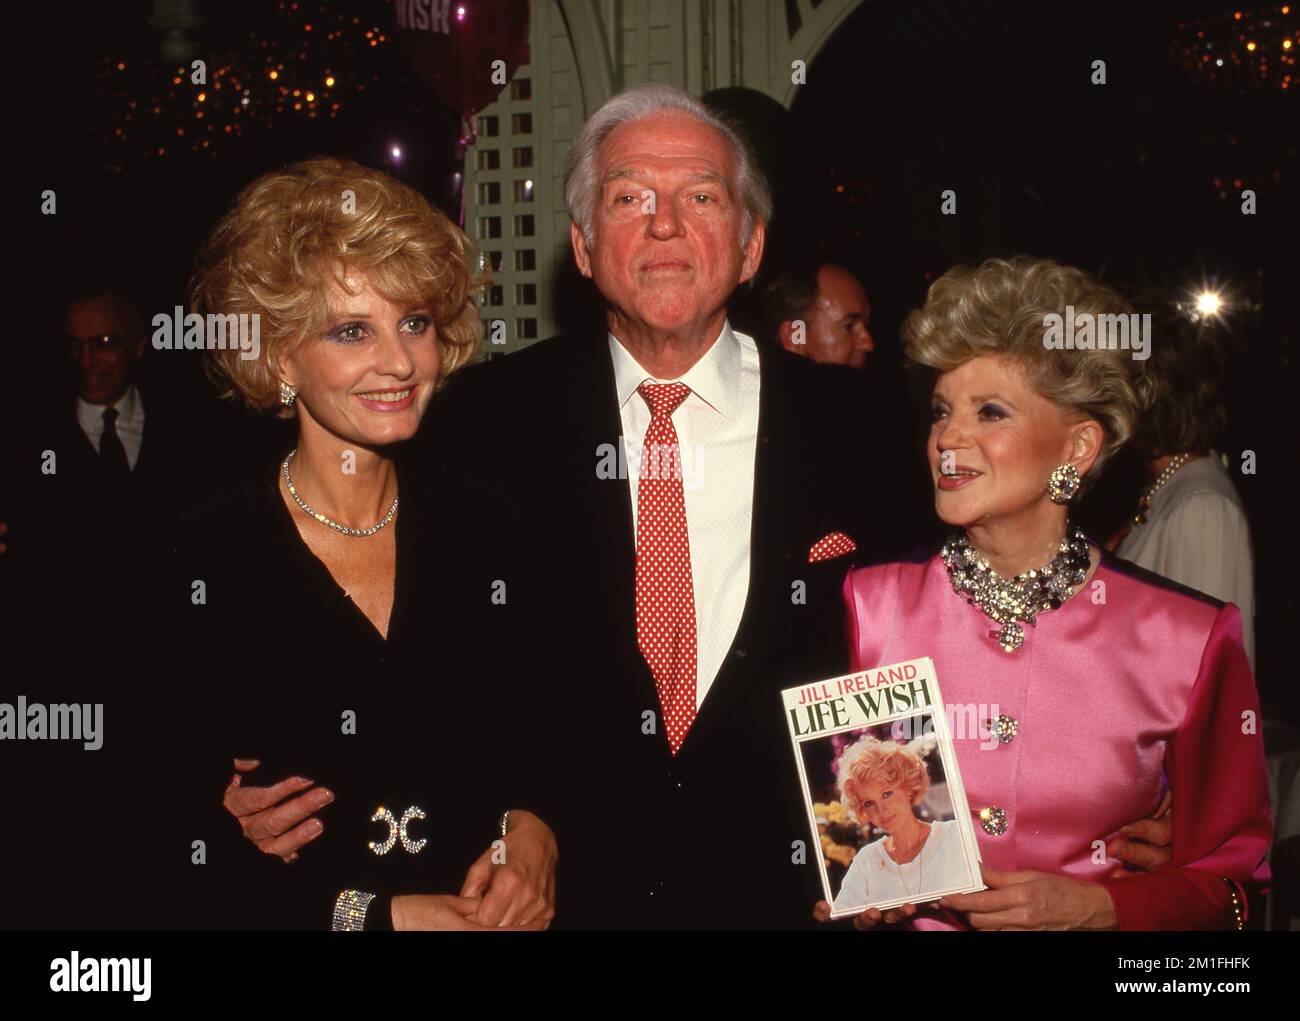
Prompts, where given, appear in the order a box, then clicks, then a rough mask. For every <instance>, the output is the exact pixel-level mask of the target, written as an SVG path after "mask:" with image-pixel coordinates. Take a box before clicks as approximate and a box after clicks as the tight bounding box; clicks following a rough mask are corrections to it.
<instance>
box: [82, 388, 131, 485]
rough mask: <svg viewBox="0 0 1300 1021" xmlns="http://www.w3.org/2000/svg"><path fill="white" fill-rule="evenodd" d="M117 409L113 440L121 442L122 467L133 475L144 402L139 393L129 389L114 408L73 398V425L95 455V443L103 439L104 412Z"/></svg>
mask: <svg viewBox="0 0 1300 1021" xmlns="http://www.w3.org/2000/svg"><path fill="white" fill-rule="evenodd" d="M110 407H113V408H116V409H117V421H116V422H114V423H113V428H114V429H115V430H117V438H118V439H120V440H121V441H122V449H123V450H125V451H126V463H127V464H128V465H130V466H131V470H132V471H135V463H136V462H137V461H139V460H140V445H141V444H142V443H143V442H144V401H142V400H141V399H140V392H139V391H138V390H136V388H135V387H134V386H133V387H131V388H130V389H129V390H127V392H126V393H124V394H123V395H122V396H121V397H120V398H118V401H117V403H116V404H111V405H110V404H90V403H88V402H86V401H83V400H82V399H81V398H80V397H78V398H77V422H78V424H80V426H81V431H82V432H83V433H85V434H86V439H88V440H90V445H91V446H92V447H94V448H95V453H99V441H100V438H101V437H102V436H103V435H104V412H105V411H106V410H107V409H108V408H110Z"/></svg>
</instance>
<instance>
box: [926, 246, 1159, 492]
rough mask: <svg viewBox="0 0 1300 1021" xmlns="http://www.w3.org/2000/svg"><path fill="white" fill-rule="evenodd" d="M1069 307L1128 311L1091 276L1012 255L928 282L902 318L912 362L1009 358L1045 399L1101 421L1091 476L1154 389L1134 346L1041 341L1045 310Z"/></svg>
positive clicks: (941, 367) (935, 364) (944, 367)
mask: <svg viewBox="0 0 1300 1021" xmlns="http://www.w3.org/2000/svg"><path fill="white" fill-rule="evenodd" d="M1067 305H1073V306H1074V310H1075V314H1076V315H1079V314H1080V313H1085V312H1087V313H1091V314H1093V315H1097V316H1100V315H1128V314H1130V313H1131V312H1132V311H1133V309H1132V307H1131V306H1130V305H1129V303H1128V301H1127V300H1125V299H1124V298H1123V297H1122V296H1121V295H1120V294H1119V293H1118V292H1116V291H1115V290H1113V289H1112V288H1110V287H1107V286H1106V285H1105V284H1103V283H1102V282H1101V281H1099V280H1097V279H1096V278H1095V277H1093V276H1092V275H1091V274H1089V273H1086V272H1084V271H1083V270H1081V269H1076V268H1075V267H1073V266H1064V265H1062V264H1060V263H1058V262H1053V261H1051V260H1050V259H1034V258H1030V257H1028V256H1016V257H1015V258H1012V259H989V260H987V261H985V262H983V263H981V264H980V265H979V266H975V267H971V266H956V267H954V268H953V269H950V270H949V271H948V272H947V273H945V274H944V275H943V276H941V277H940V278H939V279H938V280H936V281H935V282H934V283H933V284H931V285H930V290H929V293H928V294H927V295H926V298H925V305H924V306H923V307H921V308H919V309H917V310H915V311H914V312H912V313H911V314H910V315H909V316H908V317H907V319H906V320H905V321H904V323H903V339H904V345H905V346H904V352H905V355H906V357H907V359H908V360H909V361H910V362H911V363H913V364H915V365H923V366H926V367H928V368H931V369H934V370H935V371H937V372H947V371H949V370H951V369H955V368H957V367H958V366H960V365H963V364H964V363H966V362H968V361H970V360H971V359H972V358H977V357H979V356H981V355H1001V356H1004V357H1007V358H1010V359H1012V360H1014V361H1015V362H1016V363H1018V364H1019V365H1020V367H1021V368H1022V369H1023V370H1024V371H1025V373H1026V374H1027V375H1028V377H1029V380H1030V383H1031V384H1032V385H1033V386H1034V388H1035V389H1036V390H1037V391H1038V392H1039V393H1040V394H1041V395H1042V396H1044V397H1046V398H1047V399H1048V400H1050V401H1052V402H1053V403H1054V404H1056V406H1057V407H1059V408H1062V409H1063V410H1065V411H1067V412H1074V413H1076V414H1078V415H1080V416H1082V417H1084V418H1091V419H1093V420H1095V421H1096V422H1097V423H1098V424H1099V425H1100V426H1101V427H1102V430H1103V431H1104V433H1105V439H1104V441H1103V443H1102V447H1101V450H1100V451H1099V453H1098V455H1097V458H1096V460H1095V461H1094V462H1093V465H1092V468H1091V469H1090V470H1089V472H1088V474H1087V475H1086V476H1085V480H1086V481H1088V482H1091V481H1093V480H1095V479H1096V477H1097V475H1098V472H1099V471H1100V469H1101V466H1102V465H1103V464H1105V462H1106V461H1107V460H1108V459H1109V458H1110V457H1111V455H1113V454H1114V453H1115V451H1117V450H1119V448H1120V447H1122V446H1123V445H1124V444H1125V443H1127V442H1128V440H1129V438H1130V437H1131V436H1132V435H1133V433H1134V430H1135V429H1136V427H1137V424H1138V421H1139V419H1140V418H1141V416H1142V414H1143V412H1144V411H1145V410H1146V409H1147V408H1148V407H1149V406H1150V401H1151V393H1150V386H1149V384H1147V383H1146V382H1145V380H1144V377H1143V376H1142V374H1141V373H1140V372H1139V371H1138V369H1137V367H1136V365H1135V363H1134V360H1133V357H1132V352H1131V351H1125V350H1122V349H1116V350H1108V349H1096V350H1055V349H1052V348H1049V347H1047V346H1046V345H1045V344H1044V342H1043V341H1044V334H1045V330H1046V327H1045V325H1044V316H1046V315H1048V314H1052V313H1055V314H1056V315H1061V316H1064V315H1065V309H1066V306H1067Z"/></svg>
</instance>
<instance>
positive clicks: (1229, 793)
mask: <svg viewBox="0 0 1300 1021" xmlns="http://www.w3.org/2000/svg"><path fill="white" fill-rule="evenodd" d="M844 599H845V604H846V610H847V613H848V634H849V641H850V648H851V653H850V655H851V658H852V663H853V669H854V670H858V669H863V668H869V667H873V666H879V665H883V664H887V663H895V662H898V661H900V660H907V659H914V658H916V657H919V656H929V657H930V658H931V659H932V660H933V661H934V666H935V671H936V673H937V674H938V678H939V684H940V687H941V689H942V691H943V696H944V700H945V702H946V703H947V708H948V714H949V720H950V721H951V722H952V723H953V732H954V735H955V736H957V738H958V739H957V740H956V742H955V744H956V750H957V762H958V765H959V766H960V768H961V774H962V778H963V780H964V782H965V786H966V796H967V800H968V801H969V803H970V809H971V812H972V814H973V815H975V816H976V818H975V820H974V823H975V832H976V835H977V838H978V840H979V847H980V853H981V856H982V859H983V861H984V862H985V864H987V865H990V866H992V867H993V868H996V869H1005V870H1019V869H1036V870H1041V871H1044V872H1054V873H1061V874H1064V875H1067V876H1073V877H1075V878H1078V879H1087V880H1094V881H1096V882H1100V883H1102V884H1103V885H1104V886H1105V887H1106V889H1107V890H1109V892H1110V894H1111V897H1112V899H1113V900H1114V903H1115V910H1116V914H1117V916H1118V920H1119V927H1120V928H1121V929H1222V928H1227V927H1230V926H1231V924H1232V911H1231V891H1230V889H1229V887H1228V885H1227V884H1226V883H1224V881H1223V877H1226V878H1228V879H1231V880H1234V881H1236V882H1237V883H1238V884H1240V886H1241V887H1244V886H1248V885H1251V884H1263V883H1266V882H1267V881H1268V879H1269V871H1268V865H1267V864H1266V862H1265V856H1266V855H1267V853H1268V849H1269V843H1270V840H1271V838H1272V823H1271V821H1270V818H1269V794H1268V776H1267V773H1266V771H1265V765H1264V751H1263V739H1262V730H1261V727H1262V724H1261V720H1260V716H1259V696H1258V694H1257V692H1256V690H1255V682H1254V678H1253V676H1252V674H1251V670H1250V665H1249V664H1248V662H1247V660H1246V653H1245V650H1244V648H1243V646H1242V635H1241V617H1240V614H1239V613H1238V611H1237V608H1236V607H1235V606H1233V605H1231V604H1228V605H1223V604H1220V603H1217V602H1215V601H1213V600H1211V599H1210V598H1209V597H1208V596H1203V595H1201V594H1200V593H1196V592H1193V591H1192V590H1190V589H1184V588H1182V587H1181V586H1176V585H1174V584H1173V583H1172V582H1167V581H1165V580H1164V579H1162V578H1158V577H1157V576H1156V575H1153V574H1150V573H1149V572H1146V571H1143V570H1141V569H1140V568H1137V567H1135V566H1134V565H1132V564H1129V563H1127V562H1126V561H1122V560H1117V559H1116V558H1114V557H1112V556H1111V555H1109V554H1107V553H1103V554H1102V561H1101V563H1100V565H1099V566H1098V568H1097V571H1096V573H1095V574H1094V576H1093V578H1092V580H1091V581H1089V582H1088V583H1087V585H1085V586H1084V587H1083V588H1081V589H1080V590H1079V591H1078V592H1076V593H1075V595H1074V596H1073V597H1072V598H1071V599H1070V600H1068V601H1067V602H1066V603H1065V605H1063V606H1062V607H1060V608H1059V609H1057V610H1054V611H1051V612H1049V613H1044V614H1041V615H1039V617H1038V623H1037V626H1036V627H1029V626H1025V633H1026V634H1025V642H1024V644H1023V645H1022V646H1021V647H1020V648H1019V649H1017V650H1016V651H1014V652H1011V653H1006V652H1003V651H1002V648H1001V646H1000V645H998V643H997V642H996V641H995V640H994V639H993V638H992V637H991V636H990V632H994V633H995V632H996V629H997V625H996V624H994V623H993V622H992V621H991V620H990V619H989V618H988V617H986V616H985V615H984V614H983V613H982V612H980V611H979V610H977V609H975V607H973V606H970V605H968V604H967V603H966V600H965V598H963V597H961V596H959V595H958V594H957V593H956V592H955V591H953V587H952V584H951V582H950V581H949V580H948V572H947V570H946V569H945V568H944V565H943V561H941V560H940V559H939V557H938V556H935V557H932V558H931V559H929V560H927V561H925V562H923V563H892V564H883V565H879V566H874V567H867V568H862V569H859V570H856V571H851V572H850V573H849V575H848V576H847V577H846V578H845V581H844ZM999 715H1006V716H1010V717H1012V718H1013V719H1014V721H1015V724H1016V733H1015V736H1014V738H1012V739H1011V740H1010V741H1009V742H1007V743H1005V744H1004V743H999V742H996V741H994V740H992V738H991V736H990V733H989V730H988V727H987V725H984V726H983V727H979V728H978V729H977V726H976V723H975V721H977V720H988V719H994V718H996V717H998V716H999ZM963 733H964V734H965V736H964V737H962V736H961V735H962V734H963ZM1162 771H1163V772H1164V774H1165V775H1166V776H1167V777H1168V782H1169V786H1170V788H1171V790H1172V791H1173V799H1174V801H1173V805H1174V807H1173V839H1172V852H1173V861H1172V863H1171V864H1170V866H1169V867H1167V868H1165V869H1162V870H1160V871H1158V872H1155V873H1151V874H1145V873H1136V872H1135V873H1131V874H1129V875H1128V876H1125V877H1123V878H1119V879H1109V878H1106V876H1107V875H1108V874H1109V873H1110V872H1112V871H1113V869H1114V867H1115V864H1116V863H1115V862H1113V861H1111V862H1110V863H1105V862H1103V861H1101V859H1102V858H1103V857H1104V856H1103V854H1102V853H1099V852H1098V848H1103V847H1104V843H1105V842H1106V841H1107V840H1109V839H1110V838H1111V837H1113V836H1116V835H1117V831H1118V829H1119V828H1120V827H1121V826H1123V825H1125V824H1126V823H1129V822H1133V821H1135V820H1138V819H1141V818H1143V817H1144V816H1147V815H1149V814H1151V813H1152V812H1153V811H1154V810H1155V808H1156V806H1157V804H1158V803H1159V801H1160V796H1161V774H1162ZM985 807H989V808H994V807H996V808H1001V809H1002V810H1003V812H1004V813H1005V815H1006V823H1007V826H1006V830H1005V832H1003V833H1001V834H1000V835H993V834H991V833H989V832H986V830H985V829H984V828H983V827H982V826H981V824H980V821H979V819H978V813H979V811H980V809H981V808H985ZM913 924H914V925H915V927H917V928H931V929H935V928H937V929H953V928H964V927H966V926H965V923H964V921H963V920H962V918H961V917H960V916H959V915H957V914H956V913H953V912H943V913H942V916H941V918H938V919H936V918H918V919H916V920H914V923H913Z"/></svg>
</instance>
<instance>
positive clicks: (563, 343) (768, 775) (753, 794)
mask: <svg viewBox="0 0 1300 1021" xmlns="http://www.w3.org/2000/svg"><path fill="white" fill-rule="evenodd" d="M760 374H761V375H760V379H761V383H760V397H759V435H758V442H757V453H756V458H757V460H756V464H755V472H754V489H755V493H754V504H753V507H754V510H753V521H752V532H751V543H750V582H749V590H748V597H747V601H746V605H745V610H744V614H743V617H742V620H741V623H740V626H739V629H738V631H737V634H736V636H735V639H734V641H733V643H732V646H731V649H730V652H729V654H728V655H727V657H726V659H725V661H724V663H723V666H722V668H721V671H720V673H719V675H718V677H717V678H716V680H715V681H714V684H713V686H712V688H711V689H710V691H709V694H708V697H707V698H706V700H705V702H704V704H703V706H702V707H701V708H700V711H699V714H698V716H697V719H696V721H695V723H694V725H693V727H692V728H691V731H690V733H689V734H688V736H687V738H686V741H685V744H684V745H683V747H682V749H681V751H680V753H679V754H678V755H677V756H676V757H674V756H672V755H671V754H670V753H669V749H668V745H667V741H666V738H665V736H664V734H663V728H662V726H661V725H659V720H658V717H659V712H660V707H659V701H658V697H657V694H656V690H655V686H654V682H653V680H652V678H651V675H650V673H649V670H648V668H647V667H646V665H645V662H644V659H643V658H642V656H641V654H640V651H639V650H638V648H637V645H636V599H635V570H634V568H635V540H634V534H633V524H632V507H631V499H630V490H629V487H628V484H627V482H626V480H623V479H606V478H601V477H599V475H598V472H597V470H596V467H597V461H598V458H599V457H600V455H601V452H602V451H603V450H608V449H609V448H608V446H607V445H609V444H615V445H616V444H617V442H618V438H619V436H620V434H621V431H622V426H621V419H620V415H619V410H618V407H617V399H616V391H615V383H614V371H613V364H612V361H611V359H610V356H609V352H608V349H607V341H606V338H605V337H604V336H600V337H583V338H577V339H563V338H561V339H555V340H550V341H545V342H542V343H540V344H537V345H534V346H532V347H530V348H527V349H525V350H524V351H521V352H519V353H517V354H513V355H511V356H509V357H507V358H505V359H501V360H498V361H494V362H491V363H488V364H486V365H482V366H475V367H473V368H471V369H468V370H466V371H465V372H463V373H461V374H460V375H459V377H453V383H452V384H451V385H450V386H449V387H448V390H447V392H446V393H445V394H444V395H443V397H442V399H441V400H440V402H439V404H438V405H437V406H436V407H435V408H434V413H433V414H431V415H429V416H427V418H426V425H427V429H426V430H424V437H423V439H424V440H425V441H426V442H428V443H430V444H431V446H432V448H433V449H434V450H435V451H436V454H435V455H434V456H439V457H451V456H462V457H463V456H468V457H469V458H470V459H472V460H473V461H474V462H475V463H476V464H477V465H479V466H480V467H482V468H484V469H486V470H490V471H492V472H493V473H494V474H495V475H496V477H497V480H498V482H499V483H500V485H501V487H502V490H503V493H502V496H501V499H502V500H504V501H507V502H508V504H509V506H510V507H511V509H512V511H513V514H514V520H515V524H514V526H513V527H514V534H513V535H511V536H500V537H498V541H509V542H510V543H511V544H512V549H513V564H514V566H513V567H512V568H511V569H510V572H509V578H508V580H507V582H508V593H509V599H510V601H511V603H512V605H513V607H514V610H513V613H514V615H515V619H517V620H520V621H522V622H523V623H521V624H520V626H519V628H518V630H517V633H516V634H515V636H514V639H515V640H514V649H515V653H516V661H517V663H518V666H519V669H520V671H521V672H523V673H524V674H526V676H527V677H528V678H529V679H530V681H531V685H532V686H533V689H534V691H535V692H537V693H539V694H541V695H542V696H544V702H545V704H546V705H547V707H548V711H547V713H546V715H545V718H544V719H542V720H541V721H539V722H540V726H542V727H543V728H545V731H546V732H547V733H548V734H549V740H548V742H547V747H548V749H549V752H548V754H547V755H546V757H545V761H544V762H543V763H541V764H540V765H541V766H543V767H544V768H545V769H546V770H547V776H548V779H549V783H548V784H547V788H548V790H549V796H548V797H544V799H543V802H542V805H541V807H540V808H539V810H541V811H543V812H544V814H545V815H546V817H547V818H548V819H549V820H550V821H551V822H552V824H553V826H554V827H555V829H556V832H557V837H558V839H559V846H560V872H559V878H558V887H559V903H558V914H557V919H556V924H557V925H560V926H566V927H597V928H790V927H801V926H804V925H806V924H809V920H810V913H811V909H812V906H813V903H814V901H815V900H817V899H820V897H821V896H822V894H821V888H820V885H819V880H818V878H817V875H816V869H817V864H816V862H817V859H816V853H815V851H814V849H813V847H812V846H811V843H810V841H811V840H812V839H814V837H813V835H812V834H811V832H810V827H809V823H808V819H807V815H806V812H805V810H804V808H803V804H802V801H801V796H800V792H799V785H798V780H797V773H796V771H795V762H794V757H793V754H792V750H791V747H790V742H789V738H788V736H787V733H786V725H785V720H784V714H783V711H782V707H781V703H780V700H779V697H778V692H779V691H780V689H782V688H785V687H789V686H792V685H795V684H799V683H802V682H804V681H807V680H811V679H815V678H821V677H826V676H831V675H834V674H836V673H842V672H845V671H846V670H847V664H848V660H847V654H846V647H845V642H844V638H843V611H842V609H841V601H840V585H841V582H842V580H843V577H844V574H845V571H846V570H847V569H848V568H849V567H850V566H851V564H852V563H854V562H862V561H863V560H870V559H877V558H883V557H885V556H887V555H889V554H892V553H895V552H897V550H896V549H895V548H892V547H891V546H890V544H889V542H888V541H887V539H888V537H889V532H888V531H887V528H888V526H887V525H886V524H883V523H882V522H885V521H887V520H888V518H889V516H890V515H889V513H888V510H889V508H890V506H891V504H890V499H891V493H890V480H891V478H892V477H894V475H895V469H894V468H893V467H892V464H893V462H894V459H895V458H901V457H905V456H906V455H907V453H908V451H909V447H908V443H907V441H906V436H907V434H908V431H909V429H908V423H907V421H906V420H904V421H894V422H885V423H880V422H878V421H877V419H876V417H875V416H876V413H877V412H876V408H875V407H874V406H873V405H872V403H871V402H869V401H868V400H867V399H866V398H865V391H864V388H863V386H862V384H861V382H860V378H861V377H860V376H859V375H858V374H856V373H853V372H851V371H850V370H847V369H839V368H836V367H824V366H817V365H814V364H813V363H811V362H809V361H807V360H805V359H801V358H798V357H796V356H794V355H790V354H788V353H786V352H783V351H777V350H771V349H764V348H762V347H760ZM904 418H905V416H904ZM882 437H885V438H886V442H885V443H884V444H882V443H881V442H880V439H881V438H882ZM615 449H617V448H616V447H615ZM886 451H887V454H886ZM837 531H838V532H845V533H847V534H848V535H850V536H851V537H852V538H853V539H854V541H855V542H856V543H857V546H858V553H857V554H856V555H855V556H852V557H842V558H839V559H834V560H829V561H824V562H820V563H812V564H810V563H809V562H808V554H809V550H810V548H811V547H812V545H813V544H814V543H815V542H817V540H819V539H821V538H823V537H824V536H826V535H828V534H829V533H832V532H837ZM647 721H651V722H647ZM651 725H653V728H654V730H653V733H647V731H648V730H650V728H651Z"/></svg>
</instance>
